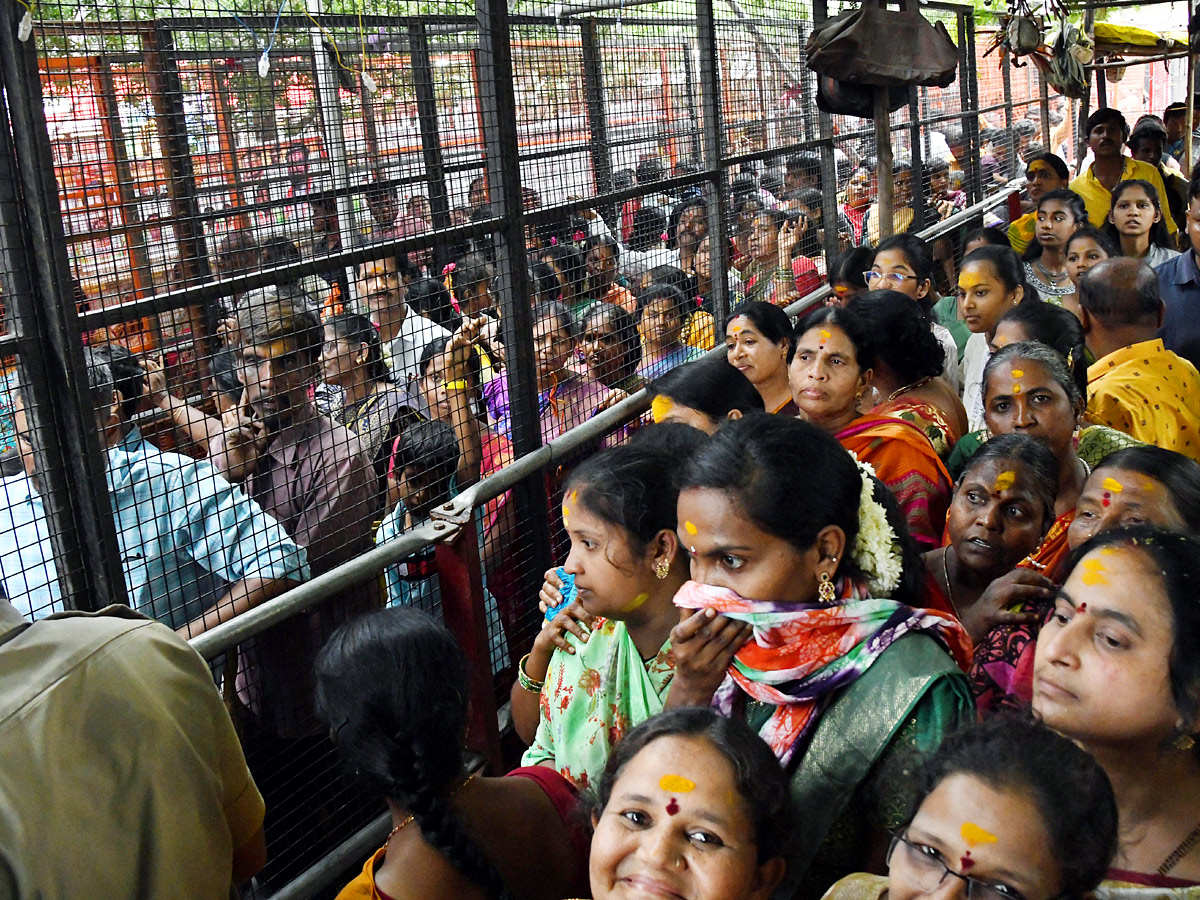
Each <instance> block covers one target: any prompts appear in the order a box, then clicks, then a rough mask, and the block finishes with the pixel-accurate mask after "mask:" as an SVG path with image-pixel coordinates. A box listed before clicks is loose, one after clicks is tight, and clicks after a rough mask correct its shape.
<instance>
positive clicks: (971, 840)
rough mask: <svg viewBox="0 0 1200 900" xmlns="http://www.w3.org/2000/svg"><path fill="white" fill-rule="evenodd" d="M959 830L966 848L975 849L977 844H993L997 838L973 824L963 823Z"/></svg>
mask: <svg viewBox="0 0 1200 900" xmlns="http://www.w3.org/2000/svg"><path fill="white" fill-rule="evenodd" d="M959 830H960V832H961V834H962V838H963V840H964V841H966V842H967V846H968V847H976V846H978V845H979V844H994V843H996V841H997V837H996V836H995V835H994V834H992V833H991V832H990V831H988V830H987V829H986V828H980V827H979V826H978V825H976V824H975V823H974V822H963V826H962V828H961V829H959Z"/></svg>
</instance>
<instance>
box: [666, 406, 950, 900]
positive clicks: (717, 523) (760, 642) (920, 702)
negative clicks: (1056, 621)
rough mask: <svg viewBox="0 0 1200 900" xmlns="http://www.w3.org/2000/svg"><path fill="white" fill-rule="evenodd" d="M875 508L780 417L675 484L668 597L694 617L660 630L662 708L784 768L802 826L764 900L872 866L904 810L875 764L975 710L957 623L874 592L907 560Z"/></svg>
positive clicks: (937, 736)
mask: <svg viewBox="0 0 1200 900" xmlns="http://www.w3.org/2000/svg"><path fill="white" fill-rule="evenodd" d="M878 497H882V498H884V499H885V500H886V499H887V497H888V494H887V492H886V488H884V487H882V485H880V484H879V483H878V482H877V481H876V480H875V479H874V478H873V477H872V476H870V470H869V469H866V468H861V467H860V464H858V463H856V462H855V460H854V459H853V457H851V456H850V454H849V453H847V452H846V450H845V449H843V448H842V446H841V445H840V444H839V443H838V442H837V440H836V438H834V437H833V436H832V435H829V434H827V433H825V432H823V431H821V430H820V429H818V428H816V427H815V426H812V425H809V424H808V423H806V422H801V421H799V420H796V419H789V418H784V417H780V416H763V415H750V416H746V417H744V418H742V419H739V420H737V421H735V422H730V423H728V424H726V425H725V426H723V427H722V428H721V430H720V431H718V432H717V434H716V435H714V436H713V437H712V438H711V439H710V440H709V442H708V443H707V444H706V445H705V446H704V447H702V448H701V449H700V450H699V451H698V452H697V453H696V454H695V455H694V456H693V458H692V460H691V462H690V463H689V465H688V466H687V468H686V470H685V472H684V474H683V484H682V487H681V490H680V495H679V506H678V510H679V513H678V520H679V524H678V533H679V541H680V543H681V544H683V545H684V546H685V547H686V548H687V551H688V554H689V556H690V559H691V574H692V578H693V580H692V581H689V582H688V583H687V584H686V585H684V586H683V587H682V588H681V589H680V592H679V594H677V595H676V598H675V604H676V605H677V606H679V607H681V608H683V609H694V610H696V612H695V613H693V614H692V615H690V616H688V617H687V618H686V619H684V620H683V621H681V622H680V624H679V625H678V626H677V627H676V628H675V629H674V631H673V632H672V635H671V643H672V647H673V649H674V652H675V659H676V668H675V681H674V684H673V685H672V686H671V693H670V696H669V698H668V705H669V706H673V707H674V706H707V705H710V704H711V705H713V706H715V707H717V708H718V709H719V710H721V711H722V712H724V713H726V714H727V715H734V716H740V717H742V718H743V719H745V721H747V722H748V723H749V724H750V725H751V726H752V727H754V728H755V729H757V730H758V731H759V734H760V735H761V736H762V737H763V739H764V740H766V741H767V742H768V743H769V744H770V745H771V747H772V749H773V750H774V751H775V754H776V756H777V757H778V758H779V759H780V761H781V762H782V763H783V764H784V766H785V767H786V768H787V770H788V772H789V775H790V777H791V789H792V799H793V802H794V803H795V804H796V808H797V810H798V811H799V813H800V815H799V820H800V827H799V829H798V834H797V836H796V839H795V840H794V841H792V842H791V845H790V847H789V858H788V874H787V877H786V879H785V881H784V883H783V886H782V887H781V889H780V891H778V892H777V893H776V897H803V898H810V897H819V896H820V895H821V894H822V893H823V892H824V890H825V889H826V888H828V887H829V885H830V884H832V883H833V882H834V881H836V880H837V879H838V878H840V877H842V876H843V875H846V874H848V873H850V872H855V871H863V870H867V871H879V872H882V871H883V866H884V857H885V853H886V850H887V833H888V831H889V830H890V829H893V828H894V827H895V826H897V825H899V824H900V818H899V810H900V809H901V808H902V806H903V800H902V796H901V794H902V785H898V784H895V783H888V784H885V783H883V779H882V778H881V776H880V773H881V772H882V771H883V768H884V765H885V764H886V762H887V760H888V759H889V758H890V757H892V756H893V755H894V754H896V753H898V752H902V751H906V750H909V749H911V748H914V747H915V748H919V749H922V750H932V749H933V748H934V747H936V746H937V745H938V744H939V743H940V741H941V739H942V738H943V736H944V735H946V734H947V733H949V732H950V731H952V730H954V729H955V728H957V727H958V726H959V725H961V724H963V723H965V722H967V721H971V720H972V719H973V717H974V705H973V703H972V700H971V693H970V689H969V687H968V685H967V681H966V678H965V676H964V675H963V673H962V671H960V669H959V665H964V664H965V662H966V657H967V653H968V650H967V646H968V644H967V638H966V634H965V633H964V632H963V631H962V628H961V626H959V625H958V623H957V622H956V621H954V620H953V619H952V618H950V617H948V616H945V615H943V614H941V613H937V612H934V611H932V610H924V609H917V608H914V607H911V606H907V605H905V604H903V603H900V602H897V601H896V600H893V599H884V598H888V597H890V596H892V595H893V594H896V595H897V596H908V589H909V586H910V584H911V580H912V579H913V578H914V577H915V576H916V575H917V571H918V569H917V566H918V564H917V563H916V561H915V560H914V559H913V558H912V556H911V555H909V554H907V553H906V552H905V551H904V549H903V548H904V546H905V539H906V537H907V536H906V535H904V534H903V531H904V525H903V519H902V518H901V517H899V516H898V515H896V514H895V512H893V515H892V516H891V517H889V516H888V515H887V510H886V509H885V508H884V506H883V505H882V504H881V503H880V502H879V500H878V499H877V498H878ZM906 563H907V564H908V565H906ZM956 662H957V665H956Z"/></svg>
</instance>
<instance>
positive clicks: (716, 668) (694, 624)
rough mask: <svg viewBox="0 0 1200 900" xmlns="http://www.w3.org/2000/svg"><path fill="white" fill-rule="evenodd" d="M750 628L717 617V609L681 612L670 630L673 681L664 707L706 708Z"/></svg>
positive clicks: (745, 624) (744, 641) (737, 622)
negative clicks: (673, 663)
mask: <svg viewBox="0 0 1200 900" xmlns="http://www.w3.org/2000/svg"><path fill="white" fill-rule="evenodd" d="M752 631H753V629H752V628H751V627H750V625H748V624H747V623H745V622H739V621H737V620H736V619H730V618H727V617H725V616H722V615H719V614H718V613H717V612H716V610H712V609H700V610H696V611H694V612H692V611H689V610H680V618H679V624H678V625H676V626H675V627H674V628H672V629H671V652H672V653H673V654H674V656H675V679H674V680H673V681H672V682H671V692H670V694H669V695H668V698H667V706H670V707H676V706H708V704H709V703H711V702H712V697H713V694H714V693H715V692H716V690H717V688H718V687H720V685H721V682H722V681H724V680H725V673H726V671H728V669H729V664H730V663H731V662H733V657H734V654H736V653H737V652H738V650H740V649H741V648H742V644H744V643H746V641H748V640H749V639H750V635H751V633H752Z"/></svg>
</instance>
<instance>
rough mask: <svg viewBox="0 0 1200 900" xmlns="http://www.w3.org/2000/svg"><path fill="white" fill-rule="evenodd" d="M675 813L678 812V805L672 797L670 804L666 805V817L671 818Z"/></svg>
mask: <svg viewBox="0 0 1200 900" xmlns="http://www.w3.org/2000/svg"><path fill="white" fill-rule="evenodd" d="M677 812H679V803H678V802H677V801H676V800H675V798H674V797H672V798H671V802H670V803H668V804H667V815H668V816H673V815H675V814H676V813H677Z"/></svg>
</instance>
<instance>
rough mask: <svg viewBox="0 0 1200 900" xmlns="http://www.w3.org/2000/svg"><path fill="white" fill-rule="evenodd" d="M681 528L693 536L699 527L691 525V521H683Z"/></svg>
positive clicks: (697, 532) (698, 531) (698, 530)
mask: <svg viewBox="0 0 1200 900" xmlns="http://www.w3.org/2000/svg"><path fill="white" fill-rule="evenodd" d="M683 530H684V531H686V532H687V533H688V534H690V535H691V536H692V537H695V536H696V535H697V534H699V533H700V529H699V528H697V527H696V526H695V525H693V524H692V523H691V522H684V523H683Z"/></svg>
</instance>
